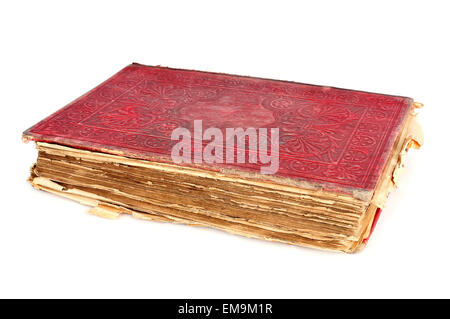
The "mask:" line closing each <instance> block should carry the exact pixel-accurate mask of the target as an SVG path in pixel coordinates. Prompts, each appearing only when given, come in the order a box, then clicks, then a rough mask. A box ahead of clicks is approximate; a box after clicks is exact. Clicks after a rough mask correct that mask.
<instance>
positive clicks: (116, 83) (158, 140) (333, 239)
mask: <svg viewBox="0 0 450 319" xmlns="http://www.w3.org/2000/svg"><path fill="white" fill-rule="evenodd" d="M420 106H421V104H419V103H414V102H413V100H412V99H410V98H406V97H399V96H390V95H382V94H374V93H367V92H361V91H352V90H344V89H338V88H332V87H323V86H315V85H306V84H300V83H294V82H286V81H276V80H268V79H260V78H252V77H245V76H236V75H227V74H217V73H208V72H199V71H190V70H179V69H170V68H163V67H150V66H144V65H139V64H132V65H130V66H127V67H126V68H124V69H122V70H121V71H120V72H119V73H117V74H115V75H114V76H112V77H111V78H110V79H108V80H107V81H105V82H103V83H102V84H100V85H99V86H97V87H96V88H94V89H93V90H92V91H90V92H88V93H87V94H85V95H83V96H82V97H80V98H79V99H77V100H75V101H74V102H72V103H70V104H69V105H67V106H66V107H64V108H62V109H61V110H59V111H57V112H56V113H54V114H53V115H51V116H49V117H48V118H46V119H44V120H43V121H41V122H39V123H38V124H36V125H34V126H33V127H31V128H30V129H28V130H27V131H25V132H24V133H23V139H24V140H25V141H29V140H33V141H35V142H36V145H37V149H38V159H37V162H36V164H35V165H33V167H32V168H31V176H30V179H29V180H30V182H31V183H32V185H33V186H34V187H36V188H38V189H41V190H45V191H47V192H51V193H54V194H57V195H60V196H64V197H67V198H70V199H73V200H76V201H78V202H80V203H83V204H86V205H89V206H92V208H91V210H90V212H92V213H94V214H96V215H100V216H103V217H109V218H116V217H118V216H119V215H120V214H122V213H127V214H131V215H132V216H135V217H138V218H142V219H147V220H155V221H165V222H174V223H182V224H188V225H196V226H206V227H213V228H217V229H221V230H225V231H227V232H230V233H234V234H239V235H244V236H248V237H254V238H260V239H266V240H271V241H278V242H283V243H289V244H294V245H301V246H308V247H315V248H322V249H328V250H337V251H344V252H353V251H355V250H357V249H358V248H360V247H363V246H364V244H365V243H366V242H367V239H368V238H369V236H370V234H371V231H372V230H373V227H374V225H375V223H376V220H377V219H378V217H379V215H380V212H381V209H382V208H383V206H384V203H385V200H386V198H387V196H388V194H389V193H390V192H391V191H392V190H393V188H394V187H395V185H396V183H397V180H398V176H399V174H400V172H401V170H402V168H403V164H404V156H405V154H406V152H407V151H408V149H409V148H411V147H414V148H418V147H420V145H421V144H422V135H421V131H420V127H419V126H418V124H417V123H416V111H415V109H416V108H418V107H420Z"/></svg>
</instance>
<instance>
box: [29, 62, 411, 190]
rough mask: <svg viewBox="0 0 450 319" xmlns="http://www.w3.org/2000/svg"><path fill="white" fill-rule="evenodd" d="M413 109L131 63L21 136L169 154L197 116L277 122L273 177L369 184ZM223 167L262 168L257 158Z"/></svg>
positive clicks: (324, 90)
mask: <svg viewBox="0 0 450 319" xmlns="http://www.w3.org/2000/svg"><path fill="white" fill-rule="evenodd" d="M411 107H412V100H411V99H410V98H406V97H398V96H389V95H382V94H375V93H367V92H360V91H352V90H345V89H338V88H332V87H324V86H316V85H307V84H300V83H294V82H286V81H276V80H269V79H260V78H252V77H245V76H236V75H227V74H217V73H209V72H200V71H190V70H180V69H171V68H165V67H151V66H144V65H139V64H132V65H130V66H127V67H125V68H124V69H122V70H121V71H120V72H118V73H117V74H115V75H114V76H112V77H111V78H110V79H108V80H107V81H106V82H104V83H102V84H100V85H99V86H98V87H96V88H95V89H93V90H92V91H90V92H88V93H87V94H85V95H84V96H82V97H80V98H78V99H77V100H75V101H74V102H72V103H70V104H69V105H67V106H66V107H64V108H62V109H61V110H59V111H57V112H56V113H54V114H53V115H51V116H49V117H48V118H46V119H45V120H43V121H41V122H39V123H38V124H36V125H35V126H33V127H31V128H30V129H28V130H27V131H25V132H24V135H25V136H26V137H28V138H31V139H33V140H35V141H41V142H51V143H58V144H61V145H67V146H72V147H78V148H83V149H88V150H93V151H100V152H104V153H111V154H119V155H124V156H127V157H131V158H137V159H151V160H161V161H167V160H170V153H171V148H172V146H173V145H174V144H175V143H176V142H177V141H172V140H171V139H170V134H171V132H172V130H173V129H175V128H177V127H186V128H188V129H192V125H193V121H194V120H199V119H201V120H203V126H204V127H218V128H221V129H225V128H227V127H242V128H247V127H255V128H262V127H265V128H279V132H280V151H279V153H280V164H279V170H278V172H277V174H276V177H282V178H290V179H293V180H296V181H300V182H301V181H306V182H310V183H314V184H315V185H322V186H323V187H325V188H336V189H341V190H354V189H361V190H369V191H372V190H374V188H375V186H376V184H377V182H378V180H379V178H380V176H381V173H382V171H383V168H384V167H385V165H386V161H387V158H388V155H389V154H390V151H391V149H392V147H393V145H394V142H395V140H396V138H397V136H398V134H399V132H400V130H401V128H402V126H403V124H404V121H405V119H406V115H407V114H408V112H409V111H410V109H411ZM204 165H207V164H204ZM216 166H217V164H215V165H212V166H210V167H209V168H210V169H212V170H214V169H217V167H216ZM222 166H223V167H225V168H232V169H234V170H242V171H246V172H248V171H250V172H255V173H257V172H259V167H258V165H257V164H223V165H222ZM206 168H208V167H206Z"/></svg>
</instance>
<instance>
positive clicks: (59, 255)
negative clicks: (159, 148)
mask: <svg viewBox="0 0 450 319" xmlns="http://www.w3.org/2000/svg"><path fill="white" fill-rule="evenodd" d="M425 3H426V4H425ZM447 3H448V2H447ZM449 15H450V8H449V7H448V6H447V5H446V1H442V2H439V1H426V2H425V1H423V2H422V4H418V3H416V2H414V1H386V2H384V1H374V2H372V4H371V5H370V4H367V2H364V3H363V2H362V1H354V2H348V1H329V2H323V1H311V2H309V4H301V3H300V2H283V1H273V2H264V1H255V2H245V3H244V1H238V2H234V1H224V2H222V3H219V2H213V1H205V2H188V1H183V2H170V1H164V2H161V3H159V4H158V3H150V2H149V1H142V2H137V1H136V2H134V1H123V2H121V3H119V2H115V1H105V2H94V1H88V2H83V1H74V2H72V3H71V4H68V3H66V2H65V1H64V2H63V1H54V2H49V1H39V2H38V1H29V2H22V1H14V2H12V1H11V2H10V4H6V2H2V4H1V5H0V37H1V38H0V81H1V82H0V88H1V100H0V101H1V126H0V129H1V135H0V136H1V166H0V167H1V178H2V180H1V184H0V187H1V192H0V196H1V208H0V297H44V298H45V297H62V298H65V297H76V298H77V297H87V298H89V297H125V298H128V297H154V298H155V297H158V298H169V297H172V298H195V297H198V298H201V297H205V298H207V297H223V298H230V297H235V298H240V297H249V298H250V297H253V298H259V297H267V298H272V297H286V298H299V297H307V298H309V297H343V298H347V297H357V298H359V297H361V298H364V297H376V298H378V297H387V298H389V297H447V298H448V297H450V292H449V289H450V288H449V287H450V275H449V273H450V272H449V268H450V261H449V258H450V253H449V243H450V241H449V233H450V229H449V226H450V211H449V208H448V205H449V195H448V194H449V191H448V185H449V184H448V183H449V174H448V165H449V163H448V159H449V151H448V149H449V137H450V136H449V130H450V127H449V126H450V111H449V109H450V105H449V98H448V96H449V93H450V92H449V91H450V90H449V84H450V83H449V74H450V66H449V65H450V63H449V60H450V46H449V42H450V39H449V38H450V37H449V31H450V19H449ZM131 62H139V63H143V64H150V65H163V66H170V67H177V68H187V69H198V70H205V71H216V72H225V73H232V74H242V75H253V76H258V77H266V78H275V79H281V80H293V81H299V82H306V83H313V84H321V85H330V86H338V87H344V88H351V89H359V90H365V91H374V92H381V93H388V94H394V95H403V96H410V97H413V98H414V99H415V100H416V101H419V102H423V103H424V104H425V107H424V109H423V110H422V111H421V114H420V119H421V122H422V124H423V128H424V131H425V145H424V147H423V148H422V149H421V150H419V151H411V152H410V154H409V155H408V162H407V167H406V171H405V174H404V176H403V180H402V182H403V183H402V184H403V185H402V187H401V188H399V189H398V190H396V191H395V193H393V194H392V196H391V197H390V198H389V201H388V203H387V208H386V209H385V210H384V211H383V213H382V215H381V218H380V221H379V223H378V225H377V228H376V230H375V232H374V234H373V236H372V238H371V240H370V242H369V245H368V246H367V247H366V249H365V250H363V251H362V252H361V253H359V254H354V255H347V254H343V253H330V252H322V251H317V250H312V249H306V248H299V247H294V246H289V245H283V244H277V243H270V242H264V241H260V240H252V239H247V238H244V237H239V236H234V235H229V234H227V233H224V232H221V231H216V230H212V229H202V228H196V227H195V228H194V227H187V226H180V225H172V224H164V223H156V222H146V221H142V220H136V219H133V218H131V217H127V216H122V217H121V218H120V219H119V220H115V221H111V220H106V219H102V218H99V217H96V216H93V215H90V214H88V213H87V210H88V207H85V206H82V205H80V204H78V203H75V202H72V201H70V200H66V199H62V198H59V197H56V196H53V195H50V194H46V193H44V192H41V191H37V190H34V189H33V188H32V187H31V186H30V185H29V184H28V183H27V182H26V178H27V176H28V169H29V167H30V166H31V164H32V163H33V162H34V160H35V159H36V150H35V148H34V146H33V144H32V143H30V144H23V143H22V142H21V133H22V131H24V130H25V129H27V128H28V127H30V126H31V125H33V124H35V123H36V122H38V121H39V120H41V119H42V118H44V117H46V116H47V115H49V114H50V113H52V112H54V111H56V110H57V109H58V108H60V107H62V106H64V105H65V104H67V103H69V102H71V101H72V100H73V99H75V98H76V97H78V96H80V95H81V94H83V93H85V92H86V91H88V90H89V89H91V88H93V87H94V86H96V85H97V84H99V83H100V82H102V81H103V80H105V79H106V78H108V77H109V76H111V75H112V74H114V73H115V72H117V71H118V70H119V69H121V68H122V67H124V66H126V65H127V64H129V63H131Z"/></svg>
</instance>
